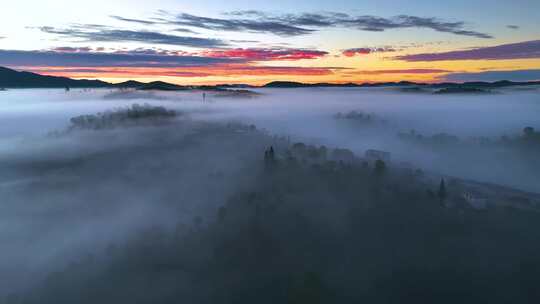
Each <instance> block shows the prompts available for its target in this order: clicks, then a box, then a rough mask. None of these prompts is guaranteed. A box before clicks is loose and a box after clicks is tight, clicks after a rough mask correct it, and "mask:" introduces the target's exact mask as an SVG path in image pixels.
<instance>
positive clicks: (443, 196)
mask: <svg viewBox="0 0 540 304" xmlns="http://www.w3.org/2000/svg"><path fill="white" fill-rule="evenodd" d="M437 196H438V197H439V200H440V201H441V202H444V200H445V199H446V196H447V194H446V184H445V183H444V178H442V179H441V183H440V185H439V191H437Z"/></svg>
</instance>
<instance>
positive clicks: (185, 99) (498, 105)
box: [0, 88, 540, 192]
mask: <svg viewBox="0 0 540 304" xmlns="http://www.w3.org/2000/svg"><path fill="white" fill-rule="evenodd" d="M257 91H258V92H260V93H261V95H260V96H258V97H254V98H226V97H214V96H212V95H211V94H209V97H208V99H206V102H203V100H202V93H200V92H181V93H178V92H137V91H110V90H93V91H77V90H74V91H71V92H68V93H66V92H63V91H60V90H11V91H7V92H2V95H1V101H0V102H1V104H2V108H1V109H0V119H2V122H3V126H2V129H1V130H0V135H1V136H2V137H1V138H2V141H1V142H0V145H2V146H4V145H6V144H7V145H8V146H9V145H10V143H11V140H14V138H21V136H34V135H37V136H39V135H43V134H45V133H47V132H48V131H52V130H57V129H61V128H63V127H65V126H66V124H67V123H68V122H69V118H71V117H73V116H76V115H82V114H90V113H96V112H99V111H106V110H109V109H113V108H115V107H119V106H126V105H130V104H132V103H135V102H138V103H145V102H148V103H150V104H153V105H163V106H166V107H167V108H171V109H175V110H180V111H183V112H186V113H189V114H190V116H191V117H192V118H193V119H195V120H203V121H221V122H228V121H239V122H244V123H247V124H255V125H256V126H257V127H259V128H264V129H267V130H268V131H269V132H270V133H271V134H277V135H285V136H290V137H291V139H292V140H293V141H301V142H306V143H312V144H319V145H327V146H331V147H343V148H349V149H351V150H353V151H354V152H355V153H356V154H358V155H363V154H364V151H365V150H367V149H379V150H384V151H389V152H391V153H392V158H393V159H394V160H395V161H405V162H410V163H412V164H414V165H415V166H418V167H421V168H423V169H425V170H434V171H437V172H440V173H443V174H448V175H452V176H459V177H463V178H472V179H475V180H479V181H486V182H494V183H501V184H505V185H510V186H513V187H518V188H521V189H524V190H529V191H536V192H539V191H540V188H539V187H540V185H539V184H538V183H536V182H534V181H533V182H531V179H532V178H533V177H535V175H534V174H535V173H536V171H535V170H536V167H530V166H528V164H527V160H523V159H520V157H519V156H518V155H515V153H510V152H508V153H505V154H504V157H502V158H496V157H495V158H494V155H493V154H496V153H495V152H496V151H494V150H493V149H487V150H486V149H483V150H482V149H480V150H478V149H475V148H474V147H472V146H471V147H461V149H459V151H458V152H459V153H458V154H456V152H457V151H456V150H451V151H450V150H449V151H445V150H442V151H441V150H438V151H435V150H433V149H430V148H427V147H418V146H414V145H410V144H408V143H404V142H403V141H400V140H399V139H398V137H397V134H398V133H400V132H409V131H410V130H414V131H415V132H416V133H417V134H421V135H424V136H431V135H434V134H439V133H446V134H450V135H455V136H457V137H459V138H460V139H462V140H466V139H469V138H471V137H475V138H479V137H486V138H490V139H498V138H500V137H501V136H518V135H520V134H521V133H522V130H523V128H524V127H527V126H531V127H536V128H537V129H538V128H540V126H539V125H540V118H539V117H540V107H539V106H538V103H539V101H540V91H538V90H536V89H532V90H531V89H528V90H520V89H506V90H500V91H499V92H497V94H487V95H484V94H479V95H475V94H471V95H465V94H456V95H433V94H425V93H420V94H415V93H403V92H401V91H399V90H397V89H391V88H361V89H357V88H309V89H258V90H257ZM350 111H359V112H362V113H368V114H373V115H374V116H376V117H377V118H378V119H380V120H384V121H385V123H384V124H370V125H356V124H355V123H354V122H351V121H346V120H336V119H335V118H334V115H335V114H336V113H338V112H341V113H347V112H350ZM469 148H470V149H469ZM498 148H499V150H500V149H503V148H504V147H498ZM503 150H504V149H503ZM536 177H538V176H536Z"/></svg>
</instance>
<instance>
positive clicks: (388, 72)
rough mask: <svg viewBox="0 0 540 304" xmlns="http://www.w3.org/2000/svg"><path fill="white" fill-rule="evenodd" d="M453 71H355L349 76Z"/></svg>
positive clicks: (447, 71) (445, 71)
mask: <svg viewBox="0 0 540 304" xmlns="http://www.w3.org/2000/svg"><path fill="white" fill-rule="evenodd" d="M450 72H452V71H449V70H442V69H396V70H371V71H353V72H348V74H354V75H384V74H441V73H450Z"/></svg>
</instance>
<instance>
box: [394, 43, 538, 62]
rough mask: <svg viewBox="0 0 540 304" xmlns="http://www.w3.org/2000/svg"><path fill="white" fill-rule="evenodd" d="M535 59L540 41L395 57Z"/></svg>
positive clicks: (423, 59)
mask: <svg viewBox="0 0 540 304" xmlns="http://www.w3.org/2000/svg"><path fill="white" fill-rule="evenodd" d="M534 58H540V40H533V41H524V42H518V43H511V44H502V45H497V46H490V47H480V48H474V49H469V50H461V51H450V52H441V53H422V54H413V55H404V56H397V57H394V59H397V60H404V61H444V60H507V59H508V60H509V59H534Z"/></svg>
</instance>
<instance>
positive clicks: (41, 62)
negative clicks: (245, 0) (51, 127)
mask: <svg viewBox="0 0 540 304" xmlns="http://www.w3.org/2000/svg"><path fill="white" fill-rule="evenodd" d="M64 49H66V48H64ZM236 62H239V60H236V59H232V58H214V57H201V56H186V55H169V54H160V53H159V51H156V50H154V51H149V50H141V49H138V50H133V51H118V52H116V53H101V52H76V51H75V52H73V51H68V52H58V51H16V50H0V65H4V66H14V67H16V66H34V67H39V66H46V67H51V66H57V67H169V68H179V67H190V66H206V65H213V64H220V63H236Z"/></svg>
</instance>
